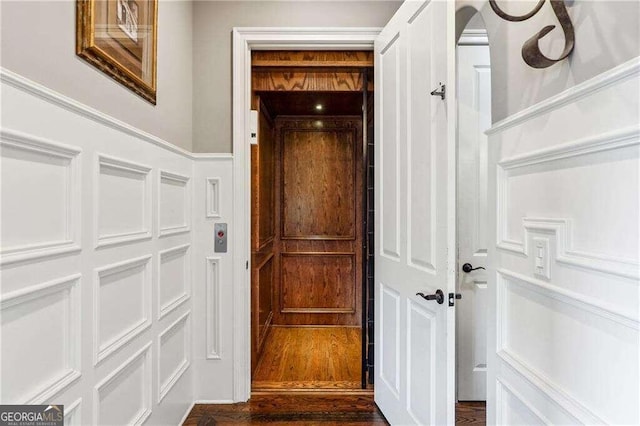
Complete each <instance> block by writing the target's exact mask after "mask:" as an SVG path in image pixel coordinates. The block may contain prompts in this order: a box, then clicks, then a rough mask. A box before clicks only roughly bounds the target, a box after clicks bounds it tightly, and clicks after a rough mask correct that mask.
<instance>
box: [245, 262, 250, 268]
mask: <svg viewBox="0 0 640 426" xmlns="http://www.w3.org/2000/svg"><path fill="white" fill-rule="evenodd" d="M245 269H247V270H249V261H248V260H247V264H246V265H245Z"/></svg>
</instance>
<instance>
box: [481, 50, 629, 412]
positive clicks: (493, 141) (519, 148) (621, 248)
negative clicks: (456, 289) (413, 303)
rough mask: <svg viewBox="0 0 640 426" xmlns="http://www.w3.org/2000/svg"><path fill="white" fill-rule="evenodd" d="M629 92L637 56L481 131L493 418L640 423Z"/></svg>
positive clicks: (490, 393) (490, 386) (490, 390)
mask: <svg viewBox="0 0 640 426" xmlns="http://www.w3.org/2000/svg"><path fill="white" fill-rule="evenodd" d="M638 93H640V59H635V60H632V61H630V62H628V63H626V64H623V65H621V66H619V67H618V68H615V69H613V70H611V71H608V72H607V73H605V74H602V75H601V76H598V77H596V78H594V79H592V80H590V81H587V82H585V83H582V84H580V85H577V86H575V87H574V88H572V89H570V90H568V91H567V92H564V93H561V94H559V95H557V96H555V97H553V98H550V99H549V100H547V101H544V102H542V103H541V104H538V105H536V106H534V107H532V108H529V109H528V110H524V111H523V112H521V113H518V114H516V115H515V116H512V117H511V118H509V119H507V120H505V121H503V122H501V123H498V124H497V125H495V126H494V127H493V128H492V129H490V130H489V131H488V134H489V147H490V148H489V176H490V180H489V182H490V184H489V186H490V188H489V192H490V197H489V205H490V206H492V207H491V209H492V210H493V209H495V210H493V211H492V214H493V218H494V219H495V220H494V222H493V228H492V229H490V234H489V235H492V237H491V238H492V241H494V243H493V244H490V247H491V249H490V253H489V260H490V262H491V264H490V266H491V267H490V270H491V272H492V274H493V276H492V278H491V279H490V282H491V288H490V291H491V294H492V296H491V298H490V300H491V306H490V309H489V313H490V318H491V320H490V327H495V336H496V340H495V342H490V343H491V344H490V346H489V348H490V351H491V352H493V351H494V350H495V358H494V359H495V364H494V365H492V366H490V367H491V371H492V375H491V377H493V381H490V383H489V390H488V391H489V398H492V397H493V396H495V398H496V400H495V401H496V404H497V406H496V412H495V413H493V415H495V421H496V422H497V423H498V424H638V423H639V422H640V415H639V413H638V400H640V394H639V389H638V380H639V379H640V370H639V364H638V359H639V357H640V353H639V350H640V349H639V348H640V332H639V328H640V326H639V324H640V323H639V320H640V314H639V312H640V297H639V296H640V285H639V284H640V283H639V278H640V263H639V257H640V250H639V235H640V229H639V225H640V224H639V223H638V217H639V216H640V211H639V208H640V181H639V176H640V124H639V122H638V119H639V117H640V103H639V99H638ZM489 416H490V420H489V421H491V416H492V413H489Z"/></svg>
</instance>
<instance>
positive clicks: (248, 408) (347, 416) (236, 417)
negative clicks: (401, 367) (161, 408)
mask: <svg viewBox="0 0 640 426" xmlns="http://www.w3.org/2000/svg"><path fill="white" fill-rule="evenodd" d="M264 423H269V424H271V425H290V424H296V425H347V426H349V425H351V426H359V425H363V426H364V425H374V426H375V425H387V424H388V423H387V421H386V420H385V418H384V416H383V415H382V413H380V410H378V407H376V405H375V403H374V402H373V394H372V393H371V392H369V394H367V395H365V394H360V395H357V394H351V395H349V394H348V393H345V394H335V393H334V394H320V393H315V394H314V393H309V392H307V393H291V392H289V393H274V392H254V393H253V395H252V397H251V400H250V401H249V402H247V403H241V404H226V405H203V404H197V405H195V406H194V407H193V410H191V413H190V414H189V416H188V417H187V419H186V420H185V422H184V425H185V426H213V425H231V424H235V425H237V424H245V425H252V424H264ZM456 424H457V425H477V426H480V425H485V424H486V420H485V403H484V402H460V403H458V404H456Z"/></svg>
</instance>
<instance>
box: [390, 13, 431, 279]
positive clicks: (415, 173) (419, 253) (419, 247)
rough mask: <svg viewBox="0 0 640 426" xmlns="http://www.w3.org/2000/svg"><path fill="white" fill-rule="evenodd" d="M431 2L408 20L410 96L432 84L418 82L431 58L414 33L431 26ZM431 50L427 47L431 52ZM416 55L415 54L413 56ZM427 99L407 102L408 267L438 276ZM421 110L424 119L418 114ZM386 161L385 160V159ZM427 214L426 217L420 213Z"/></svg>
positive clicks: (410, 99)
mask: <svg viewBox="0 0 640 426" xmlns="http://www.w3.org/2000/svg"><path fill="white" fill-rule="evenodd" d="M428 4H429V2H425V3H422V4H421V5H420V7H419V8H418V10H417V11H416V12H415V13H414V14H413V15H412V16H411V18H410V19H408V21H407V30H406V35H405V43H406V45H407V46H406V48H405V51H406V52H407V53H406V56H407V58H406V61H407V65H406V66H407V74H408V75H410V76H409V77H407V79H406V85H407V89H406V90H407V93H410V92H412V91H423V90H427V91H430V90H431V89H430V88H429V87H428V86H429V85H430V84H431V83H430V82H429V81H428V80H427V79H424V78H418V79H416V78H415V76H416V74H418V75H421V74H422V73H423V70H424V69H428V68H429V67H430V66H431V65H430V58H429V56H428V55H425V54H424V52H417V51H416V49H415V47H413V46H415V45H416V44H418V45H424V43H425V41H424V40H422V39H420V37H419V36H416V34H415V31H416V30H417V31H418V32H419V31H420V29H421V28H425V27H427V26H431V24H432V23H431V22H430V20H431V19H432V15H431V14H430V13H423V12H424V11H425V8H426V7H427V5H428ZM428 48H429V47H425V49H428ZM410 52H413V53H410ZM423 102H424V98H421V97H418V98H416V97H411V96H407V97H406V100H405V101H404V103H405V108H406V115H407V125H406V132H407V136H406V153H405V155H406V165H407V175H406V188H407V196H406V208H407V215H406V216H407V222H406V226H407V235H413V236H414V237H413V238H411V239H409V238H407V246H406V249H407V265H409V266H411V267H413V268H416V269H418V270H421V271H423V272H427V273H429V274H431V275H436V274H437V271H436V266H435V265H436V237H437V235H438V234H437V230H436V219H437V218H436V196H437V191H438V189H437V188H438V187H437V184H438V173H437V171H438V167H437V164H436V147H437V145H438V144H437V142H436V141H437V137H436V129H435V128H434V126H432V125H431V124H432V123H431V122H430V120H429V119H425V117H429V116H430V115H431V114H432V111H433V109H432V108H433V104H431V103H430V102H425V105H426V106H427V107H426V108H427V110H426V112H425V111H421V106H418V105H414V104H421V103H423ZM416 111H421V113H422V114H424V117H422V116H420V115H416ZM382 161H384V160H382ZM422 211H428V214H427V216H426V217H424V216H423V215H422V214H420V213H418V212H422Z"/></svg>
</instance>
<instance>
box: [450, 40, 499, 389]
mask: <svg viewBox="0 0 640 426" xmlns="http://www.w3.org/2000/svg"><path fill="white" fill-rule="evenodd" d="M457 70H458V215H457V216H458V292H459V293H460V294H462V300H460V302H459V304H458V307H457V308H456V311H457V312H456V314H457V316H456V354H457V360H456V361H457V365H456V377H457V379H458V380H457V382H458V391H457V398H458V400H459V401H484V400H485V399H486V395H487V330H486V329H487V313H486V311H487V271H486V266H487V245H488V244H487V243H488V240H487V238H488V237H487V220H488V216H487V207H488V206H487V136H486V135H485V134H484V132H485V131H486V130H487V129H488V128H489V127H491V69H490V67H489V46H488V45H469V46H459V47H458V62H457ZM464 265H470V266H468V267H467V268H464V270H463V266H464ZM465 271H468V272H465Z"/></svg>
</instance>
